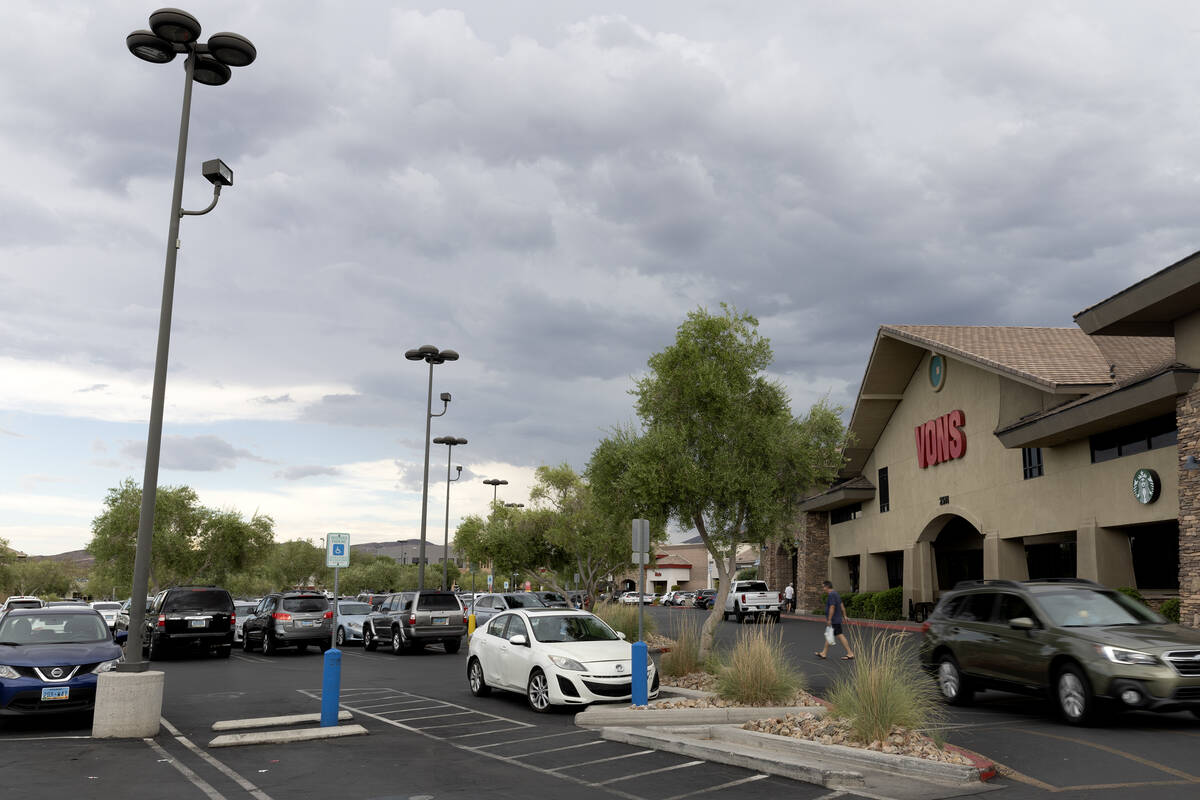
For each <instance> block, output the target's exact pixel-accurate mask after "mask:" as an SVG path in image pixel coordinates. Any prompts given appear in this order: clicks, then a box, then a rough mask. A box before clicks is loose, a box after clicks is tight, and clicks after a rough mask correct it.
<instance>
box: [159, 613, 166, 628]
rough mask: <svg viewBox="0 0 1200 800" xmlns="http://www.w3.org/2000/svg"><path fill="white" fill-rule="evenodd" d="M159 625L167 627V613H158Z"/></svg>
mask: <svg viewBox="0 0 1200 800" xmlns="http://www.w3.org/2000/svg"><path fill="white" fill-rule="evenodd" d="M158 627H160V628H165V627H167V615H166V614H159V615H158Z"/></svg>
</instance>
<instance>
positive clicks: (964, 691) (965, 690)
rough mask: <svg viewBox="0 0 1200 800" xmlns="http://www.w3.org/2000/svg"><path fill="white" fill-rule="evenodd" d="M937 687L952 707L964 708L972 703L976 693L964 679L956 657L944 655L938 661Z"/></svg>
mask: <svg viewBox="0 0 1200 800" xmlns="http://www.w3.org/2000/svg"><path fill="white" fill-rule="evenodd" d="M937 685H938V689H939V690H941V693H942V698H943V699H944V700H945V701H946V702H947V703H949V704H950V705H952V706H964V705H966V704H967V703H970V702H971V697H972V695H973V694H974V691H973V690H972V689H971V687H970V685H969V684H968V683H967V680H966V678H964V677H963V674H962V670H960V669H959V668H958V662H957V661H955V660H954V656H952V655H950V654H949V653H944V654H942V656H941V657H940V658H939V659H938V668H937Z"/></svg>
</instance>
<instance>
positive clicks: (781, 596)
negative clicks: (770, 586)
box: [779, 592, 783, 603]
mask: <svg viewBox="0 0 1200 800" xmlns="http://www.w3.org/2000/svg"><path fill="white" fill-rule="evenodd" d="M779 602H781V603H782V602H783V592H780V593H779Z"/></svg>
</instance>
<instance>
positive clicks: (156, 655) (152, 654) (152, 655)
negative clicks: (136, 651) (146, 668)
mask: <svg viewBox="0 0 1200 800" xmlns="http://www.w3.org/2000/svg"><path fill="white" fill-rule="evenodd" d="M166 654H167V648H165V647H163V646H162V641H161V640H160V639H159V638H158V637H157V636H155V635H154V634H150V644H149V645H148V646H147V648H146V660H147V661H162V659H163V656H165V655H166Z"/></svg>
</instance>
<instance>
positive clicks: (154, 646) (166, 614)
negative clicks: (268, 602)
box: [142, 586, 237, 661]
mask: <svg viewBox="0 0 1200 800" xmlns="http://www.w3.org/2000/svg"><path fill="white" fill-rule="evenodd" d="M236 624H237V616H236V615H235V614H234V611H233V597H231V596H230V594H229V592H228V591H226V590H225V589H221V588H219V587H217V586H172V587H171V588H170V589H164V590H163V591H161V592H159V593H158V594H157V595H155V596H154V600H153V601H152V602H151V603H150V608H149V611H148V612H147V613H146V627H145V628H144V630H143V633H142V654H143V655H145V656H146V658H147V659H148V660H150V661H154V660H155V659H158V658H162V657H163V656H164V655H166V654H167V653H168V652H171V651H178V650H181V649H184V648H191V649H196V650H207V651H210V652H213V653H215V654H216V655H218V656H220V657H221V658H229V653H230V651H231V650H233V628H234V626H235V625H236Z"/></svg>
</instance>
